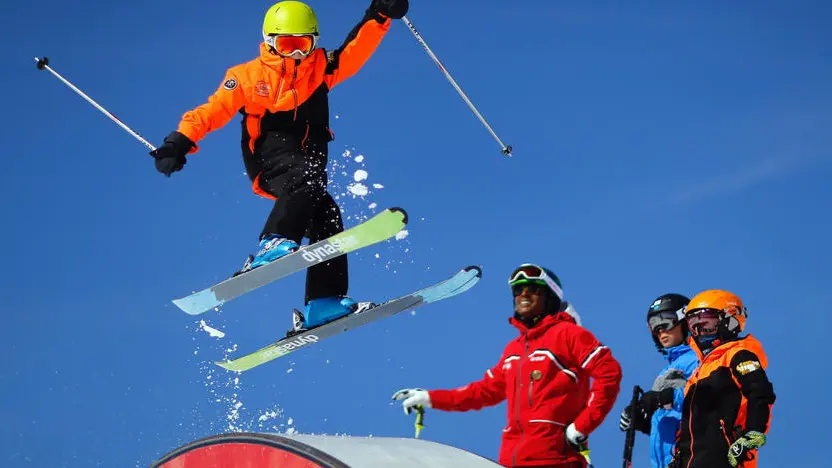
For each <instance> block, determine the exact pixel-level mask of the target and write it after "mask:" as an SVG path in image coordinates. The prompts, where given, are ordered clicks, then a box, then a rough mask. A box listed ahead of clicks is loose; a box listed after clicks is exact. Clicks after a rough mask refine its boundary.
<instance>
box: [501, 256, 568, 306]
mask: <svg viewBox="0 0 832 468" xmlns="http://www.w3.org/2000/svg"><path fill="white" fill-rule="evenodd" d="M531 281H540V282H543V283H545V284H546V286H549V288H551V289H552V291H554V292H555V294H557V295H558V299H560V300H563V290H562V289H561V288H560V286H558V284H557V283H556V282H555V280H554V279H552V277H551V276H549V275H547V274H546V271H545V270H544V269H543V268H540V267H539V266H537V265H533V264H531V263H526V264H523V265H520V268H518V269H516V270H514V273H512V274H511V277H510V278H509V280H508V284H509V286H511V287H512V291H513V292H514V287H515V286H518V285H521V284H528V283H529V282H531ZM515 294H516V292H515Z"/></svg>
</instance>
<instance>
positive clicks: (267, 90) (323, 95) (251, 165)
mask: <svg viewBox="0 0 832 468" xmlns="http://www.w3.org/2000/svg"><path fill="white" fill-rule="evenodd" d="M390 21H391V20H390V19H389V18H386V17H384V16H382V15H380V14H379V13H376V12H374V11H372V10H370V9H368V10H367V12H366V13H365V15H364V18H362V20H361V21H360V22H359V23H358V24H357V25H356V26H355V27H354V28H353V30H352V31H351V32H350V33H349V35H348V36H347V39H346V40H345V41H344V43H343V44H342V45H341V47H339V48H338V49H336V50H333V51H329V52H327V51H326V50H325V49H322V48H317V49H315V50H313V51H312V53H311V54H310V55H309V56H307V57H305V58H304V59H302V60H296V59H291V58H284V57H281V56H280V55H277V54H275V53H273V52H271V51H270V50H269V47H268V46H267V45H266V44H265V43H261V44H260V55H259V57H257V58H255V59H253V60H251V61H248V62H246V63H242V64H239V65H235V66H233V67H231V68H229V69H228V71H227V72H226V74H225V78H224V79H223V82H222V84H221V85H220V86H219V87H218V89H217V90H216V91H215V92H214V93H213V94H212V95H211V96H210V97H209V98H208V101H207V102H206V103H204V104H202V105H200V106H198V107H196V108H194V109H192V110H189V111H188V112H186V113H185V114H184V115H183V116H182V119H181V121H180V123H179V126H178V128H177V130H178V131H179V132H180V133H182V134H184V135H185V136H187V137H188V138H189V139H190V140H191V141H192V142H194V143H195V146H194V147H193V148H192V149H191V150H190V152H189V153H196V152H197V151H199V146H198V144H197V143H198V142H199V141H200V140H202V139H203V138H204V137H205V136H206V134H208V133H209V132H212V131H214V130H217V129H219V128H221V127H223V126H224V125H225V124H227V123H228V122H229V121H230V120H231V119H232V118H233V117H234V115H235V114H237V113H240V114H241V115H242V122H241V123H242V133H243V135H242V141H241V147H242V151H243V160H244V162H245V165H246V170H247V172H248V175H249V177H250V178H251V179H252V181H254V182H255V186H254V190H255V192H258V190H257V186H256V185H257V183H256V178H257V176H258V174H259V173H260V171H261V170H262V161H261V160H259V158H258V149H259V146H260V143H261V142H262V140H263V138H264V137H265V136H266V135H267V134H268V133H269V132H272V131H279V132H288V133H291V134H293V135H294V136H295V137H296V139H297V141H299V142H301V147H303V148H305V146H306V142H307V140H308V139H311V138H314V139H317V140H320V141H323V142H324V143H326V142H329V141H331V140H332V139H333V137H332V132H331V130H330V128H329V101H328V93H329V91H330V90H331V89H332V88H334V87H335V86H336V85H338V84H339V83H341V82H343V81H344V80H346V79H347V78H349V77H351V76H353V75H354V74H355V73H357V72H358V70H359V69H361V67H363V66H364V64H365V63H366V62H367V60H368V59H369V58H370V57H371V56H372V54H373V53H374V52H375V50H376V48H377V47H378V45H379V44H380V43H381V40H382V38H383V37H384V36H385V35H386V33H387V31H388V30H389V28H390ZM258 193H259V192H258ZM259 194H261V195H264V196H266V195H265V194H263V193H259Z"/></svg>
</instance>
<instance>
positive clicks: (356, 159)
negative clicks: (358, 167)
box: [355, 154, 364, 163]
mask: <svg viewBox="0 0 832 468" xmlns="http://www.w3.org/2000/svg"><path fill="white" fill-rule="evenodd" d="M363 160H364V155H363V154H359V155H358V156H356V157H355V162H357V163H360V162H361V161H363Z"/></svg>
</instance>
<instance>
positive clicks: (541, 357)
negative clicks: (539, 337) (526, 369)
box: [529, 354, 547, 362]
mask: <svg viewBox="0 0 832 468" xmlns="http://www.w3.org/2000/svg"><path fill="white" fill-rule="evenodd" d="M546 359H547V357H546V356H545V355H543V354H533V355H532V356H531V357H530V358H529V361H531V362H540V361H545V360H546Z"/></svg>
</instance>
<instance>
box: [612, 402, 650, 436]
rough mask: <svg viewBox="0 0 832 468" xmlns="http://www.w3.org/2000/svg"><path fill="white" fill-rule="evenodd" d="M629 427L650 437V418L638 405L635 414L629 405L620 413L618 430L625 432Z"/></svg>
mask: <svg viewBox="0 0 832 468" xmlns="http://www.w3.org/2000/svg"><path fill="white" fill-rule="evenodd" d="M630 425H632V426H633V427H635V429H636V430H637V431H640V432H643V433H645V434H647V435H650V426H651V423H650V416H649V415H648V414H647V412H645V411H644V408H642V407H641V405H639V404H637V405H636V411H635V413H634V412H633V410H632V408H631V407H630V405H627V407H626V408H624V411H622V412H621V419H619V421H618V428H619V429H621V430H622V431H625V432H626V431H627V429H629V428H630Z"/></svg>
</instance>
